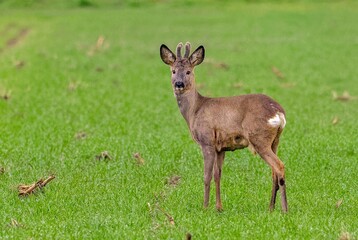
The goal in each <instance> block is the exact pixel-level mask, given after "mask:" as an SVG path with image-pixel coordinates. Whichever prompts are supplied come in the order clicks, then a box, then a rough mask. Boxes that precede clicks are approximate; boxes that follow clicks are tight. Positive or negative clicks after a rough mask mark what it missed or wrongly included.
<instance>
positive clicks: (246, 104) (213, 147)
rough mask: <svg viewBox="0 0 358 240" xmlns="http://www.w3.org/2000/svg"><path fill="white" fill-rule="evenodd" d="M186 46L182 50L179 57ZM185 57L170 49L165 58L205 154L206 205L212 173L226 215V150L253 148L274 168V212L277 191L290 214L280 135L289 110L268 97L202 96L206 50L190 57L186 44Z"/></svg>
mask: <svg viewBox="0 0 358 240" xmlns="http://www.w3.org/2000/svg"><path fill="white" fill-rule="evenodd" d="M181 48H182V43H179V45H178V48H177V52H178V53H180V51H181ZM185 49H186V53H185V55H184V58H182V57H181V53H180V55H179V54H178V55H179V57H178V58H177V57H176V56H175V55H174V53H173V52H172V51H171V50H170V49H169V48H168V47H166V46H165V45H162V46H161V48H160V53H161V58H162V60H163V62H164V63H166V64H168V65H170V67H171V70H172V85H173V90H174V94H175V96H176V99H177V102H178V106H179V109H180V112H181V113H182V115H183V117H184V119H185V121H186V122H187V124H188V127H189V129H190V132H191V135H192V137H193V139H194V140H195V141H196V142H197V143H198V144H199V145H200V146H201V149H202V152H203V156H204V185H205V187H204V207H207V206H208V203H209V191H210V182H211V179H212V175H214V180H215V185H216V208H217V209H218V210H219V211H221V210H222V203H221V198H220V178H221V171H222V164H223V161H224V158H225V151H234V150H236V149H242V148H246V147H249V148H250V149H251V150H252V151H253V152H257V153H258V154H259V155H260V157H261V158H262V159H263V160H265V161H266V162H267V163H268V165H269V166H270V167H271V169H272V181H273V187H272V196H271V201H270V209H271V210H273V209H274V205H275V199H276V193H277V190H278V189H280V192H281V202H282V210H283V211H284V212H286V211H287V200H286V184H285V173H284V165H283V163H282V162H281V161H280V159H279V158H278V157H277V155H276V152H277V147H278V143H279V137H280V134H281V133H282V130H283V127H284V124H282V121H285V120H282V118H281V117H284V115H285V111H284V109H283V108H282V107H281V106H280V105H279V104H278V103H277V102H275V101H274V100H273V99H271V98H270V97H268V96H266V95H263V94H248V95H241V96H235V97H221V98H209V97H204V96H202V95H200V93H199V92H198V91H197V90H196V87H195V76H194V67H195V66H196V65H199V64H200V63H201V62H202V61H203V60H204V55H205V50H204V47H202V46H200V47H198V48H197V49H196V50H195V51H194V52H193V53H192V54H191V55H190V57H188V56H189V51H190V44H189V43H187V44H186V46H185ZM276 114H280V119H279V120H280V121H281V124H280V125H277V126H273V125H270V124H269V123H268V120H269V119H271V118H273V117H275V116H276Z"/></svg>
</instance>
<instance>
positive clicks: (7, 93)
mask: <svg viewBox="0 0 358 240" xmlns="http://www.w3.org/2000/svg"><path fill="white" fill-rule="evenodd" d="M0 98H2V99H4V100H9V99H10V98H11V91H4V92H3V93H1V94H0Z"/></svg>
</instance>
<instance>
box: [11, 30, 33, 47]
mask: <svg viewBox="0 0 358 240" xmlns="http://www.w3.org/2000/svg"><path fill="white" fill-rule="evenodd" d="M29 31H30V29H28V28H22V29H20V30H19V31H18V33H17V35H16V36H15V37H13V38H11V39H9V40H8V41H7V42H6V46H7V47H8V48H10V47H14V46H16V45H17V44H18V43H19V42H20V41H21V40H22V39H24V38H25V37H26V35H27V34H28V33H29Z"/></svg>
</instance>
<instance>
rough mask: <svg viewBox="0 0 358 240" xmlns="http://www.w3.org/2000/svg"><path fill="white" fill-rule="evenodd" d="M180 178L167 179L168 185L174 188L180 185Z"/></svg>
mask: <svg viewBox="0 0 358 240" xmlns="http://www.w3.org/2000/svg"><path fill="white" fill-rule="evenodd" d="M180 178H181V177H180V176H177V175H174V176H171V177H170V178H168V179H167V184H168V185H170V186H172V187H175V186H177V185H178V184H179V182H180Z"/></svg>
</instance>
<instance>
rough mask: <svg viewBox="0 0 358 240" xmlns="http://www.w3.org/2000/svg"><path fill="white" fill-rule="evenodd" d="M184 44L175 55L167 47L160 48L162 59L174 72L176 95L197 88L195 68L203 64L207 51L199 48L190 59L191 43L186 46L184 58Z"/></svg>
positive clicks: (181, 44) (173, 84) (201, 47)
mask: <svg viewBox="0 0 358 240" xmlns="http://www.w3.org/2000/svg"><path fill="white" fill-rule="evenodd" d="M182 47H183V43H179V44H178V46H177V51H176V52H177V54H176V55H175V54H174V53H173V52H172V51H171V50H170V49H169V48H168V47H167V46H165V45H164V44H162V45H161V46H160V57H161V58H162V60H163V62H164V63H165V64H167V65H169V66H170V70H171V72H172V86H173V90H174V93H175V94H176V95H179V94H183V93H185V92H187V91H190V90H192V89H193V88H195V77H194V67H195V66H197V65H199V64H200V63H202V62H203V60H204V56H205V49H204V47H203V46H200V47H198V48H197V49H196V50H195V51H194V52H193V53H192V54H191V55H190V57H189V54H190V43H189V42H187V43H186V44H185V54H184V57H182V55H181V49H182Z"/></svg>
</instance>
